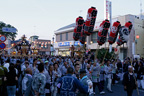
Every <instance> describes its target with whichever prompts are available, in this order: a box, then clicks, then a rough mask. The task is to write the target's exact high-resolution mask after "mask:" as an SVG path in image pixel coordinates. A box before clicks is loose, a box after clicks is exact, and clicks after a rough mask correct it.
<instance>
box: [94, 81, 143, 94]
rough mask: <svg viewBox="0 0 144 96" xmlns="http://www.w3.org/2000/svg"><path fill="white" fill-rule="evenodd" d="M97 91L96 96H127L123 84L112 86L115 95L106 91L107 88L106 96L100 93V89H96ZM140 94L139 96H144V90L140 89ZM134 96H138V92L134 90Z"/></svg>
mask: <svg viewBox="0 0 144 96" xmlns="http://www.w3.org/2000/svg"><path fill="white" fill-rule="evenodd" d="M96 90H97V91H96V95H95V96H127V94H126V91H124V89H123V85H122V84H121V83H119V84H116V85H114V86H112V90H113V93H109V92H108V91H107V90H106V87H105V92H106V94H105V95H100V94H99V92H98V88H96ZM139 92H140V95H139V96H144V90H142V89H139ZM133 96H138V95H137V91H136V90H134V92H133Z"/></svg>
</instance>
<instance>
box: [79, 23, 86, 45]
mask: <svg viewBox="0 0 144 96" xmlns="http://www.w3.org/2000/svg"><path fill="white" fill-rule="evenodd" d="M84 26H85V23H84V24H83V29H82V32H81V36H80V39H79V41H80V42H81V43H82V44H84V43H85V40H86V34H85V33H84Z"/></svg>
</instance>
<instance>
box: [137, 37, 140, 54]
mask: <svg viewBox="0 0 144 96" xmlns="http://www.w3.org/2000/svg"><path fill="white" fill-rule="evenodd" d="M139 38H140V36H139V35H138V34H137V35H136V44H137V42H138V39H139ZM136 54H137V45H136Z"/></svg>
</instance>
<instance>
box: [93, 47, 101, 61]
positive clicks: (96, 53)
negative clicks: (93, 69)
mask: <svg viewBox="0 0 144 96" xmlns="http://www.w3.org/2000/svg"><path fill="white" fill-rule="evenodd" d="M99 48H100V45H98V49H97V50H96V52H95V58H94V63H96V58H97V55H98V52H99Z"/></svg>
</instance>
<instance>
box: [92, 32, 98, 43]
mask: <svg viewBox="0 0 144 96" xmlns="http://www.w3.org/2000/svg"><path fill="white" fill-rule="evenodd" d="M97 35H98V32H95V33H92V34H91V41H92V42H93V43H97Z"/></svg>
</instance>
